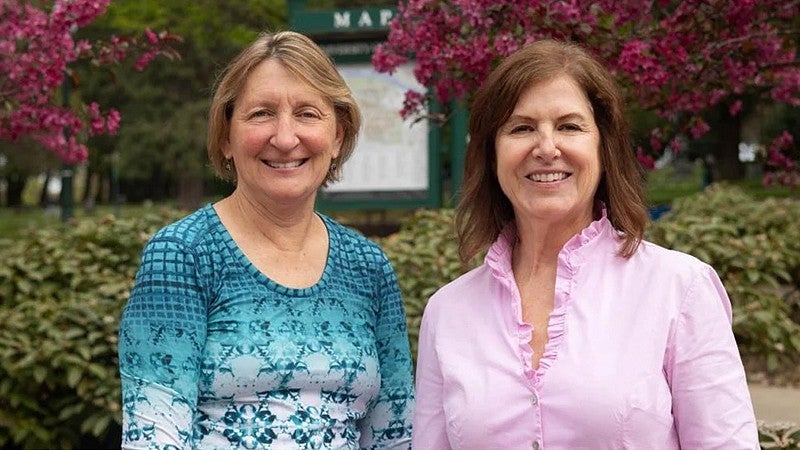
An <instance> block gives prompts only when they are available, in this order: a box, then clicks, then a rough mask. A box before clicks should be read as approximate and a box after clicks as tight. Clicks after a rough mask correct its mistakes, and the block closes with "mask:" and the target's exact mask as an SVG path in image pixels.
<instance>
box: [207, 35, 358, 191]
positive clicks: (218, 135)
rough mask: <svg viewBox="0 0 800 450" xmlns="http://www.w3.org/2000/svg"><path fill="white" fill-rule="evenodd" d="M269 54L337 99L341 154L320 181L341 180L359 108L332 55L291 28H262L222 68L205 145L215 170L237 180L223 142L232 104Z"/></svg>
mask: <svg viewBox="0 0 800 450" xmlns="http://www.w3.org/2000/svg"><path fill="white" fill-rule="evenodd" d="M268 59H275V60H277V61H279V62H280V63H281V64H282V65H283V66H284V67H285V68H286V70H288V71H289V72H291V73H292V74H293V75H295V76H296V77H298V78H300V79H301V80H303V81H304V82H306V83H307V84H308V85H309V86H311V87H313V88H314V89H316V90H318V91H319V93H320V94H321V95H322V97H323V98H325V99H326V100H328V101H330V102H331V103H332V104H333V108H334V111H335V114H336V124H337V125H338V126H341V127H342V130H343V134H344V137H343V139H342V148H341V149H340V150H339V156H338V157H337V158H336V159H334V160H333V161H332V164H331V168H330V170H329V171H328V174H327V175H326V176H325V180H324V181H323V183H322V185H323V186H325V185H327V184H328V183H330V182H332V181H336V180H338V179H339V178H341V175H342V165H343V163H344V162H345V161H347V159H348V158H349V157H350V155H351V154H352V153H353V149H354V148H355V146H356V140H357V138H358V131H359V128H360V127H361V112H360V110H359V108H358V104H356V100H355V98H353V94H352V93H351V91H350V88H349V87H348V86H347V83H345V81H344V79H343V78H342V76H341V74H340V73H339V71H338V70H337V69H336V66H335V65H334V63H333V61H332V60H331V59H330V57H329V56H328V55H326V54H325V52H324V51H323V50H322V49H321V48H320V47H319V46H318V45H317V44H316V43H314V41H312V40H311V39H309V38H308V37H306V36H304V35H302V34H300V33H296V32H293V31H281V32H277V33H262V34H261V35H260V36H259V37H258V38H257V39H256V40H255V41H253V42H252V43H251V44H250V45H249V46H247V48H245V49H244V50H242V52H241V53H239V55H238V56H236V57H235V58H234V59H233V60H232V61H231V62H230V63H229V64H228V66H227V67H226V68H225V69H224V70H223V71H222V74H221V79H220V81H219V83H218V84H217V88H216V90H215V92H214V97H213V99H212V100H211V108H210V111H209V114H208V138H207V143H206V146H207V149H208V157H209V159H210V160H211V165H212V166H213V167H214V171H215V172H216V173H217V175H218V176H220V177H221V178H223V179H225V180H229V181H233V182H235V181H236V172H235V171H234V170H226V168H225V165H226V161H225V155H223V153H222V146H223V144H224V143H225V142H226V141H227V140H228V135H229V133H230V126H231V116H232V114H233V106H234V104H235V103H236V100H237V99H238V98H239V96H240V95H241V93H242V89H244V86H245V83H246V82H247V78H248V77H249V76H250V73H251V72H252V71H253V69H255V67H256V66H258V65H259V64H261V63H262V62H264V61H266V60H268ZM229 163H232V161H231V162H229Z"/></svg>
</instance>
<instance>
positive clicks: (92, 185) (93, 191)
mask: <svg viewBox="0 0 800 450" xmlns="http://www.w3.org/2000/svg"><path fill="white" fill-rule="evenodd" d="M97 177H98V174H97V172H95V171H93V170H91V169H89V167H87V168H86V181H85V182H84V183H83V186H84V188H83V198H82V199H81V203H83V209H84V211H86V212H89V211H93V210H94V207H95V204H96V203H97Z"/></svg>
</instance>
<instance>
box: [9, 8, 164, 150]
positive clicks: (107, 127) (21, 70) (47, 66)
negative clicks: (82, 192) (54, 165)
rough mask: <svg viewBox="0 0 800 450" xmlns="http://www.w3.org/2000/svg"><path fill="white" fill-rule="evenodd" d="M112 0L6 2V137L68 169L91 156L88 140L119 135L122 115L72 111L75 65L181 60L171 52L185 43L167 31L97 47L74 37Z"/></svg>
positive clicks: (84, 107) (94, 109)
mask: <svg viewBox="0 0 800 450" xmlns="http://www.w3.org/2000/svg"><path fill="white" fill-rule="evenodd" d="M109 3H110V0H53V1H38V2H34V1H24V0H3V1H2V3H0V102H2V105H0V139H4V140H9V141H16V140H18V139H20V138H21V137H25V136H28V137H31V138H33V139H35V140H36V141H38V142H39V143H41V144H42V145H44V146H45V147H46V148H48V149H49V150H52V151H53V152H54V153H55V154H56V155H57V156H58V157H59V158H60V159H61V160H63V161H65V162H68V163H75V162H82V161H84V160H85V159H86V158H87V156H88V150H87V148H86V146H85V145H84V144H83V143H82V142H81V139H83V138H85V136H87V135H98V134H115V133H116V132H117V129H118V127H119V123H120V115H119V112H117V110H115V109H113V108H111V109H109V110H107V111H101V109H100V105H99V104H98V103H96V102H90V103H88V104H80V105H78V106H75V107H72V106H70V105H68V104H64V103H65V102H64V101H63V100H60V99H59V98H58V93H59V90H60V89H61V88H62V87H63V85H64V83H65V80H66V81H67V82H69V80H70V78H71V77H72V76H73V75H74V73H73V71H72V70H71V65H72V64H74V63H76V62H77V61H81V60H84V61H89V62H90V63H91V64H93V65H95V66H109V65H115V64H119V63H120V62H122V61H123V60H125V59H127V58H129V57H132V56H135V57H137V60H136V62H135V64H134V67H135V68H136V70H143V69H144V68H145V67H146V66H147V64H148V63H149V62H150V61H151V60H152V59H153V58H155V57H156V56H158V55H163V56H167V57H169V58H176V57H178V54H177V53H176V52H175V50H174V49H172V48H171V47H169V44H170V43H171V42H175V41H176V40H179V38H178V37H177V36H174V35H171V34H169V33H167V32H161V33H158V34H156V33H154V32H153V31H151V30H150V29H147V30H145V35H144V36H142V37H133V36H128V37H117V36H112V37H110V38H109V39H107V40H103V41H96V42H89V41H88V40H77V41H76V40H75V39H73V34H74V32H76V31H77V30H78V29H79V28H82V27H85V26H86V25H87V24H89V23H91V22H92V21H93V20H95V19H96V18H97V17H98V16H100V15H102V14H103V13H104V12H105V10H106V8H107V7H108V5H109Z"/></svg>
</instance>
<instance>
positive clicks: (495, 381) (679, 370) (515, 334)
mask: <svg viewBox="0 0 800 450" xmlns="http://www.w3.org/2000/svg"><path fill="white" fill-rule="evenodd" d="M514 236H515V231H514V230H513V227H509V228H508V229H507V230H506V231H504V232H503V233H502V234H501V236H500V237H499V238H498V240H497V242H496V243H495V244H494V245H493V246H492V247H491V249H490V250H489V252H488V253H487V256H486V260H485V263H484V264H483V265H482V266H480V267H478V268H477V269H475V270H472V271H471V272H469V273H467V274H465V275H463V276H461V277H460V278H458V279H457V280H455V281H453V282H452V283H449V284H448V285H446V286H444V287H443V288H441V289H440V290H439V291H438V292H437V293H436V294H434V295H433V296H432V297H431V299H430V301H429V303H428V305H427V307H426V309H425V313H424V315H423V319H422V326H421V330H420V339H419V355H418V362H417V372H416V398H417V404H416V412H415V416H414V428H413V443H412V447H413V448H414V449H415V450H434V449H450V448H453V449H486V450H488V449H535V450H536V449H570V450H572V449H593V450H596V449H623V448H624V449H635V450H645V449H654V450H668V449H678V448H681V449H703V450H708V449H725V450H734V449H758V448H759V445H758V437H757V429H756V422H755V417H754V414H753V407H752V403H751V400H750V394H749V391H748V388H747V384H746V381H745V373H744V369H743V367H742V362H741V358H740V356H739V353H738V349H737V346H736V342H735V341H734V337H733V333H732V330H731V306H730V301H729V300H728V296H727V294H726V293H725V289H724V288H723V286H722V284H721V283H720V280H719V278H718V276H717V274H716V272H715V271H714V269H713V268H711V267H710V266H708V265H707V264H705V263H703V262H701V261H699V260H697V259H696V258H694V257H692V256H689V255H686V254H684V253H679V252H676V251H671V250H667V249H664V248H662V247H659V246H657V245H654V244H652V243H648V242H644V243H642V244H641V246H640V247H639V249H638V251H637V252H636V253H635V254H634V255H633V256H632V257H631V258H629V259H625V258H622V257H619V256H617V254H616V252H617V249H618V245H619V241H618V239H617V233H616V231H615V230H614V229H613V227H612V225H611V223H610V222H609V221H608V220H607V219H606V218H602V219H600V220H598V221H595V222H593V223H592V224H591V225H590V226H589V227H588V228H586V229H585V230H584V231H583V232H582V233H581V234H580V235H578V236H575V237H573V238H572V239H571V240H570V241H569V242H567V244H566V245H565V246H564V248H563V249H562V250H561V252H560V253H559V256H558V270H557V275H556V289H555V306H554V309H553V312H552V313H551V314H550V321H549V325H548V327H547V334H548V337H549V340H548V342H547V345H546V347H545V350H544V354H543V355H542V356H541V359H540V360H539V367H538V368H537V369H535V370H534V369H532V367H531V357H532V355H533V351H532V350H531V347H530V345H529V342H530V339H531V331H532V327H531V325H529V324H527V323H524V322H523V321H522V313H521V302H520V295H519V290H518V289H517V285H516V282H515V280H514V275H513V272H512V270H511V250H512V245H513V242H514Z"/></svg>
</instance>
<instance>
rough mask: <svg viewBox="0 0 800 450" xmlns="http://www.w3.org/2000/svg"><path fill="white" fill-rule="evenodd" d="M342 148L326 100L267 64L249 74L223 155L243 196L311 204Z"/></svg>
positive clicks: (279, 67)
mask: <svg viewBox="0 0 800 450" xmlns="http://www.w3.org/2000/svg"><path fill="white" fill-rule="evenodd" d="M341 144H342V130H341V127H339V126H337V123H336V114H335V111H334V108H333V105H332V104H331V103H330V101H328V100H327V99H325V98H324V97H323V96H322V95H321V94H320V93H319V91H317V90H316V89H314V88H313V87H311V86H309V85H308V84H306V83H305V82H304V81H303V80H302V79H300V78H298V77H296V76H295V75H294V74H292V73H291V72H289V71H288V70H287V69H286V68H285V67H284V66H283V65H282V64H281V63H280V62H279V61H277V60H275V59H268V60H266V61H264V62H262V63H260V64H259V65H258V66H257V67H256V68H255V69H253V71H252V72H251V73H250V75H249V77H248V79H247V82H246V83H245V85H244V89H243V90H242V93H241V95H240V96H239V98H237V100H236V102H235V104H234V107H233V113H232V116H231V124H230V133H229V136H228V141H227V143H226V144H225V145H224V146H223V154H224V155H225V157H226V158H233V160H234V165H235V167H236V177H237V190H242V191H243V193H245V194H247V195H248V196H254V197H255V198H257V197H259V196H263V197H266V199H268V200H269V201H274V202H281V203H286V202H304V201H312V202H313V199H314V196H315V195H316V191H317V189H318V188H319V187H320V185H322V182H323V181H324V180H325V176H326V174H327V173H328V170H329V168H330V164H331V160H332V159H334V158H336V157H337V156H338V154H339V150H340V148H341ZM299 204H300V203H298V205H299Z"/></svg>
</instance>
